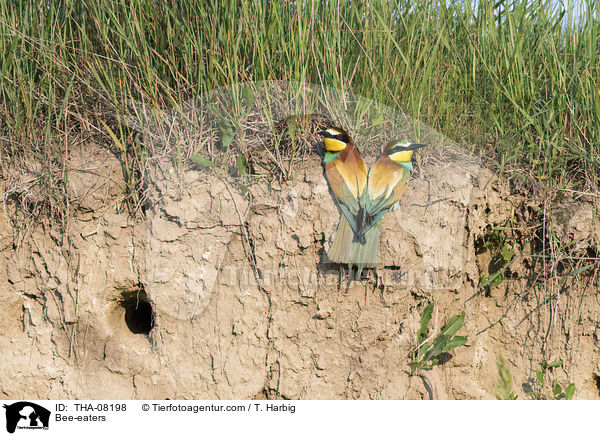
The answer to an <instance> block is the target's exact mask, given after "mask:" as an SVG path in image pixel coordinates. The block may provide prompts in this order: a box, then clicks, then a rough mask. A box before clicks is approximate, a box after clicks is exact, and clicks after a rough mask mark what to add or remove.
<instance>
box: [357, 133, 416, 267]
mask: <svg viewBox="0 0 600 436" xmlns="http://www.w3.org/2000/svg"><path fill="white" fill-rule="evenodd" d="M426 145H427V144H411V143H409V142H402V141H391V142H389V143H388V144H387V145H386V147H385V149H384V151H383V155H382V156H381V157H380V158H379V159H377V162H375V163H374V164H373V166H372V167H371V168H370V169H369V173H368V175H367V187H366V189H365V194H366V195H364V197H365V198H364V218H361V219H360V221H361V223H362V227H361V228H359V229H358V233H359V234H361V235H364V239H365V240H366V244H365V246H364V252H363V253H361V256H360V257H361V260H362V261H363V262H364V266H367V267H369V266H375V265H376V264H377V251H378V246H379V232H380V230H381V222H382V219H383V216H384V215H385V214H386V213H387V212H388V211H389V210H396V208H397V207H398V203H399V201H400V198H401V197H402V195H404V192H405V191H406V188H407V183H408V180H409V179H410V176H411V175H412V173H413V166H412V156H413V153H414V150H416V149H418V148H421V147H425V146H426Z"/></svg>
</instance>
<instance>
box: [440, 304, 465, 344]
mask: <svg viewBox="0 0 600 436" xmlns="http://www.w3.org/2000/svg"><path fill="white" fill-rule="evenodd" d="M464 322H465V312H464V311H463V312H461V314H460V315H454V316H453V317H452V318H450V320H449V321H448V323H447V324H446V325H445V326H444V328H443V329H442V331H441V332H440V335H443V336H446V337H448V338H451V337H452V336H454V334H455V333H456V332H457V331H458V329H460V328H461V327H462V325H463V323H464Z"/></svg>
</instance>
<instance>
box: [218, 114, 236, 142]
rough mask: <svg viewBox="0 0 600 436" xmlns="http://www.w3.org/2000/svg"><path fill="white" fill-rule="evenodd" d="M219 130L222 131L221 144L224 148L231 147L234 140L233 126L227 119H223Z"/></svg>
mask: <svg viewBox="0 0 600 436" xmlns="http://www.w3.org/2000/svg"><path fill="white" fill-rule="evenodd" d="M219 130H220V131H221V145H222V146H223V148H229V146H230V145H231V143H232V142H233V136H234V135H233V127H231V124H229V123H228V122H227V121H226V120H222V121H221V122H220V123H219Z"/></svg>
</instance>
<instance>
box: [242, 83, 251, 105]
mask: <svg viewBox="0 0 600 436" xmlns="http://www.w3.org/2000/svg"><path fill="white" fill-rule="evenodd" d="M242 98H243V99H244V103H245V104H246V106H252V105H253V104H254V93H253V92H252V90H250V88H249V87H245V88H244V89H242Z"/></svg>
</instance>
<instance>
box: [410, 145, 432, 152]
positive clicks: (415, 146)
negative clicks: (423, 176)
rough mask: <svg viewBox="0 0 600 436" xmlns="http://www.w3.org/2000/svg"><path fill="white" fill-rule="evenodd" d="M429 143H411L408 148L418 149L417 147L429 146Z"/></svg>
mask: <svg viewBox="0 0 600 436" xmlns="http://www.w3.org/2000/svg"><path fill="white" fill-rule="evenodd" d="M428 145H429V144H410V145H409V146H408V147H407V148H406V150H407V151H408V150H416V149H417V148H422V147H427V146H428Z"/></svg>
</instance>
